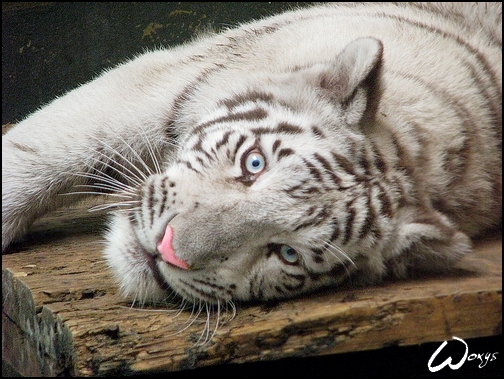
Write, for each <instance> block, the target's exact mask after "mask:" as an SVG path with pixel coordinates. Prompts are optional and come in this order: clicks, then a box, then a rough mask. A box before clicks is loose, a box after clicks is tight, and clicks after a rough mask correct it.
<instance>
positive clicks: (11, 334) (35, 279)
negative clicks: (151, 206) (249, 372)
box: [2, 204, 502, 376]
mask: <svg viewBox="0 0 504 379" xmlns="http://www.w3.org/2000/svg"><path fill="white" fill-rule="evenodd" d="M87 208H88V205H87V204H85V205H80V206H76V207H74V208H71V209H66V210H61V211H58V212H56V213H54V214H51V215H50V216H48V217H46V218H44V219H42V220H41V221H40V222H38V223H37V224H36V225H35V226H34V228H33V229H32V231H31V232H30V234H29V235H28V236H27V238H26V239H25V240H24V241H23V242H22V243H19V244H17V245H16V246H14V247H13V248H12V249H11V251H10V252H9V253H8V254H6V255H3V256H2V268H3V280H2V283H3V284H2V290H3V315H2V326H3V327H2V334H3V335H2V340H3V347H2V359H3V363H4V367H9V368H10V369H11V370H12V371H13V372H17V373H21V374H23V375H45V376H53V375H61V374H64V375H79V376H97V375H100V376H102V375H119V374H121V375H124V374H128V375H131V374H145V373H154V372H156V373H159V372H170V371H177V370H182V369H191V368H196V367H202V366H208V365H216V364H222V363H227V362H232V363H241V362H251V361H257V360H275V359H281V358H284V357H295V356H309V355H326V354H336V353H342V352H349V351H360V350H369V349H378V348H381V347H384V346H390V345H413V344H419V343H424V342H429V341H443V340H447V339H451V338H452V337H453V336H457V337H459V338H474V337H482V336H491V335H498V334H502V236H501V231H499V232H498V233H497V234H495V235H493V236H489V237H487V238H485V239H482V240H480V241H477V244H476V249H475V252H474V253H473V254H470V255H469V256H467V257H465V258H464V259H463V261H462V262H460V264H459V265H458V266H457V267H456V268H455V269H454V270H453V271H452V272H450V273H449V274H447V275H444V276H443V277H432V276H431V277H418V278H414V279H410V280H403V281H398V282H386V283H383V284H381V285H378V286H373V287H368V288H350V287H346V288H340V289H338V290H328V291H323V292H320V293H318V294H316V295H312V296H307V297H303V298H300V299H295V300H290V301H286V302H282V303H278V304H268V305H239V307H238V311H237V314H236V317H234V319H231V317H230V316H231V314H232V310H231V309H230V310H228V312H227V313H226V312H224V314H223V315H222V317H221V321H223V319H225V320H224V322H222V323H221V325H219V327H218V328H217V330H216V331H215V334H213V335H212V333H214V330H215V326H216V322H217V321H216V317H215V315H213V316H212V317H210V320H209V323H210V324H209V329H210V330H209V332H208V333H209V334H208V335H207V333H206V332H204V330H205V323H206V322H207V318H206V316H203V315H200V316H199V317H196V316H195V314H194V312H193V313H191V310H190V309H189V310H185V311H182V312H179V310H178V308H177V307H176V306H173V307H164V308H159V307H158V308H153V307H148V306H145V307H139V306H132V304H131V302H128V300H125V299H123V298H122V297H121V296H120V294H118V290H117V285H116V283H115V281H114V279H113V277H112V275H111V272H110V270H109V269H108V267H107V265H106V262H105V260H104V258H103V257H102V253H101V251H102V246H103V242H102V238H101V233H102V231H103V229H104V228H105V225H106V221H105V220H106V214H105V213H104V212H92V213H90V212H88V211H87V210H86V209H87ZM31 297H33V300H31ZM207 338H208V339H209V341H207V342H206V343H205V344H203V343H202V341H204V340H205V339H207ZM20 346H24V349H25V350H26V351H24V352H23V353H22V352H21V350H20ZM21 355H22V356H23V359H21V358H20V357H21Z"/></svg>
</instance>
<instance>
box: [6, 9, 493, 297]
mask: <svg viewBox="0 0 504 379" xmlns="http://www.w3.org/2000/svg"><path fill="white" fill-rule="evenodd" d="M501 12H502V11H501V4H499V3H492V4H484V3H479V4H472V3H443V4H439V3H432V4H429V5H425V4H423V5H422V4H413V3H403V4H400V3H399V4H393V3H374V4H365V3H362V4H360V3H356V4H346V3H344V4H340V5H338V3H333V4H328V5H321V6H316V7H312V8H307V9H301V10H296V11H292V12H287V13H285V14H282V15H278V16H274V17H270V18H266V19H264V20H260V21H256V22H253V23H250V24H246V25H242V26H240V27H239V28H236V29H232V30H228V31H226V32H223V33H221V34H217V35H210V36H205V37H202V38H200V39H198V40H195V41H193V42H191V43H189V44H186V45H183V46H179V47H175V48H172V49H167V50H159V51H154V52H149V53H146V54H144V55H142V56H140V57H138V58H136V59H134V60H132V61H130V62H127V63H125V64H123V65H121V66H119V67H117V68H115V69H113V70H110V71H108V72H106V73H104V74H103V75H101V76H100V77H98V78H97V79H95V80H93V81H91V82H90V83H88V84H86V85H83V86H81V87H80V88H78V89H76V90H74V91H71V92H69V93H68V94H67V95H65V96H63V97H61V98H59V99H57V100H55V101H54V102H52V103H51V104H49V105H48V106H46V107H44V108H42V109H40V110H39V111H37V112H35V113H34V114H33V115H31V116H29V117H28V118H27V119H26V120H24V121H23V122H21V123H20V124H19V125H17V126H16V127H15V128H14V129H13V130H12V131H10V132H9V133H7V134H6V135H5V136H4V137H3V141H2V245H3V249H4V250H5V249H6V248H7V247H8V246H9V244H10V243H11V242H12V241H14V240H15V239H18V238H20V237H22V235H23V234H24V233H25V231H26V230H27V228H28V226H29V225H30V224H31V223H32V222H33V221H34V220H35V219H37V218H38V217H40V216H41V215H43V214H44V213H46V212H48V211H50V210H53V209H55V208H57V207H60V206H63V205H66V204H68V203H70V202H71V201H75V200H77V199H79V198H80V197H81V196H84V195H80V194H78V192H79V190H78V189H76V188H80V187H77V186H82V185H89V186H91V187H92V190H94V191H97V190H104V191H106V192H112V194H111V195H112V196H118V198H119V199H120V201H119V204H118V205H117V208H118V209H117V210H116V211H114V212H113V215H112V218H111V223H110V231H109V232H108V233H107V237H106V238H107V247H106V249H105V256H106V258H107V260H108V262H109V264H110V266H111V268H112V270H113V271H114V273H115V275H116V276H117V279H118V281H119V282H120V285H121V288H122V290H123V292H124V293H125V294H126V295H128V296H132V297H134V298H135V299H136V300H138V301H141V302H144V301H158V300H162V299H164V298H166V297H168V296H170V294H171V293H176V294H177V295H179V296H181V297H182V298H184V299H186V300H188V301H192V302H198V301H202V302H207V303H212V304H219V303H225V302H231V301H233V300H244V301H249V300H259V301H263V300H270V299H284V298H287V297H291V296H296V295H299V294H302V293H306V292H309V291H313V290H316V289H318V288H321V287H326V286H337V285H338V284H339V283H341V282H343V281H346V280H354V281H355V282H359V283H360V282H364V283H373V282H376V281H378V280H380V279H381V278H383V277H384V276H385V275H389V274H392V275H396V276H399V277H404V276H406V275H407V274H408V272H409V270H417V269H419V270H440V269H441V270H442V269H444V268H446V267H450V265H452V264H453V263H454V262H456V261H458V260H459V259H460V258H461V257H462V256H463V255H464V254H466V253H468V252H469V251H470V250H471V242H470V237H472V236H475V235H477V234H479V233H481V232H483V231H485V230H486V229H488V228H490V227H493V226H495V225H497V224H499V223H500V220H501V211H500V209H501V200H500V199H501V191H502V189H501V183H502V174H501V171H502V163H501V139H502V108H501V103H502V41H501V21H502V13H501ZM69 192H73V193H74V195H72V196H62V195H61V194H64V193H69Z"/></svg>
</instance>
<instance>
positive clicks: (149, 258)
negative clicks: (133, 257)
mask: <svg viewBox="0 0 504 379" xmlns="http://www.w3.org/2000/svg"><path fill="white" fill-rule="evenodd" d="M142 252H143V254H144V256H145V260H146V262H147V266H148V267H149V268H150V270H151V272H152V276H153V277H154V280H156V283H157V284H158V285H159V287H161V289H163V290H164V291H167V292H174V289H173V288H172V286H170V285H169V284H168V282H167V281H166V279H165V277H164V276H163V274H161V271H159V266H158V263H157V261H158V260H159V259H160V258H159V257H160V255H159V254H155V255H153V254H149V253H148V252H147V251H145V250H143V249H142ZM167 264H169V263H167Z"/></svg>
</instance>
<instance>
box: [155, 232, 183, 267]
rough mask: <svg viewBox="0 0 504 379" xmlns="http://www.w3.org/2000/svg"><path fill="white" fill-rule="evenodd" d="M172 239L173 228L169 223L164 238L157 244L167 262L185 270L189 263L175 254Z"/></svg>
mask: <svg viewBox="0 0 504 379" xmlns="http://www.w3.org/2000/svg"><path fill="white" fill-rule="evenodd" d="M172 240H173V229H172V228H171V226H170V225H168V226H167V227H166V230H165V232H164V234H163V238H162V239H161V241H160V242H158V244H157V250H158V252H159V253H160V254H161V258H162V259H163V261H165V262H166V263H169V264H171V265H173V266H176V267H178V268H181V269H183V270H188V269H189V264H188V263H187V262H186V261H184V260H182V259H180V258H178V257H177V256H176V255H175V250H174V249H173V246H172Z"/></svg>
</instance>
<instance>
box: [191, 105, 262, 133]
mask: <svg viewBox="0 0 504 379" xmlns="http://www.w3.org/2000/svg"><path fill="white" fill-rule="evenodd" d="M267 116H268V112H266V111H265V110H264V109H262V108H254V109H251V110H249V111H245V112H238V113H231V114H228V115H225V116H221V117H217V118H216V119H213V120H210V121H207V122H204V123H202V124H198V125H196V127H195V128H194V129H193V131H192V132H193V133H195V134H198V133H201V132H202V131H203V130H204V129H206V128H208V127H209V126H212V125H215V124H218V123H225V122H233V121H243V120H246V121H259V120H263V119H265V118H266V117H267Z"/></svg>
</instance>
